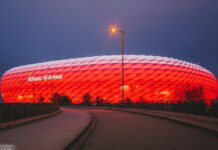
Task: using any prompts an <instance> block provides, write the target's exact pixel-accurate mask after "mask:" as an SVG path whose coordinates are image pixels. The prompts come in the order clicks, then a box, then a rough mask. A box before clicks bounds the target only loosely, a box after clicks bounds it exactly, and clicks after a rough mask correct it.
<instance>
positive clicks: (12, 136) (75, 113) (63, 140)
mask: <svg viewBox="0 0 218 150" xmlns="http://www.w3.org/2000/svg"><path fill="white" fill-rule="evenodd" d="M61 110H62V112H61V113H60V114H58V115H55V116H52V117H50V118H46V119H42V120H39V121H36V122H32V123H28V124H25V125H21V126H17V127H14V128H11V129H6V130H3V131H0V145H1V144H13V145H14V146H15V147H16V150H39V149H40V150H61V149H63V148H64V147H66V146H67V145H68V144H69V143H70V142H71V141H72V140H73V139H75V138H76V137H77V136H78V134H80V133H81V131H83V129H85V127H87V125H88V124H89V122H90V121H91V116H90V114H89V113H86V112H82V111H79V110H75V109H68V108H62V109H61Z"/></svg>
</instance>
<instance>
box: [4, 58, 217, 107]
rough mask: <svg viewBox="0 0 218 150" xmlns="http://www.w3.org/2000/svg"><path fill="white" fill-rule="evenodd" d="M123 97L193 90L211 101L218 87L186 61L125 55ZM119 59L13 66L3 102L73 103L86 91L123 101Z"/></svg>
mask: <svg viewBox="0 0 218 150" xmlns="http://www.w3.org/2000/svg"><path fill="white" fill-rule="evenodd" d="M124 58H125V60H124V87H123V88H124V93H125V98H127V97H128V98H130V99H131V101H132V102H133V103H136V102H139V101H142V100H143V101H174V102H175V101H183V100H185V98H186V97H185V92H186V90H187V89H190V88H192V87H195V88H202V90H203V91H202V93H201V94H202V95H201V96H200V97H199V98H204V99H205V100H206V101H209V100H213V99H216V97H217V92H218V84H217V80H216V78H215V76H214V75H213V74H212V73H211V72H210V71H208V70H207V69H205V68H203V67H201V66H199V65H195V64H192V63H189V62H185V61H181V60H177V59H173V58H167V57H159V56H144V55H125V56H124ZM121 62H122V61H121V56H120V55H110V56H95V57H85V58H76V59H68V60H58V61H49V62H43V63H36V64H30V65H24V66H18V67H15V68H12V69H10V70H8V71H7V72H5V73H4V74H3V76H2V78H1V95H2V98H3V100H4V102H5V103H15V102H16V103H17V102H40V99H42V98H43V100H44V102H51V101H52V96H53V94H54V93H58V94H61V95H65V96H68V97H69V98H70V99H71V102H72V103H73V104H79V103H82V102H83V96H84V95H85V94H86V93H89V94H90V95H91V97H92V99H95V98H96V97H97V96H99V97H101V98H102V99H103V101H104V102H107V103H112V104H114V103H120V102H121V99H122V92H121V90H122V74H121V71H122V69H121V67H122V64H121Z"/></svg>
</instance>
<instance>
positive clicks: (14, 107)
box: [0, 103, 59, 122]
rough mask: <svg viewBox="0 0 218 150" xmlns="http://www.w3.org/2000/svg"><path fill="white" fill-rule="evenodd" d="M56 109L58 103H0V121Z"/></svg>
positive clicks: (45, 112) (50, 111)
mask: <svg viewBox="0 0 218 150" xmlns="http://www.w3.org/2000/svg"><path fill="white" fill-rule="evenodd" d="M58 110H59V104H58V103H36V104H33V103H0V122H7V121H14V120H18V119H22V118H27V117H32V116H37V115H42V114H47V113H52V112H55V111H58Z"/></svg>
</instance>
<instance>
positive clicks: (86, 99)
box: [82, 93, 92, 106]
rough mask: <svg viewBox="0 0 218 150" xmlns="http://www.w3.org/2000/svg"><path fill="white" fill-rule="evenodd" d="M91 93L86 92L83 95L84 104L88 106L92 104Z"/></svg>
mask: <svg viewBox="0 0 218 150" xmlns="http://www.w3.org/2000/svg"><path fill="white" fill-rule="evenodd" d="M91 98H92V97H91V95H90V94H89V93H86V94H84V96H83V103H82V104H84V105H86V106H91V104H92V103H91Z"/></svg>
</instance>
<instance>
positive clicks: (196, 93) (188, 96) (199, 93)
mask: <svg viewBox="0 0 218 150" xmlns="http://www.w3.org/2000/svg"><path fill="white" fill-rule="evenodd" d="M184 99H185V100H186V101H188V102H190V101H193V100H195V101H198V102H200V101H203V100H204V99H205V97H204V92H203V86H202V85H199V86H197V87H194V86H193V87H191V86H187V88H186V89H185V91H184Z"/></svg>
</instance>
